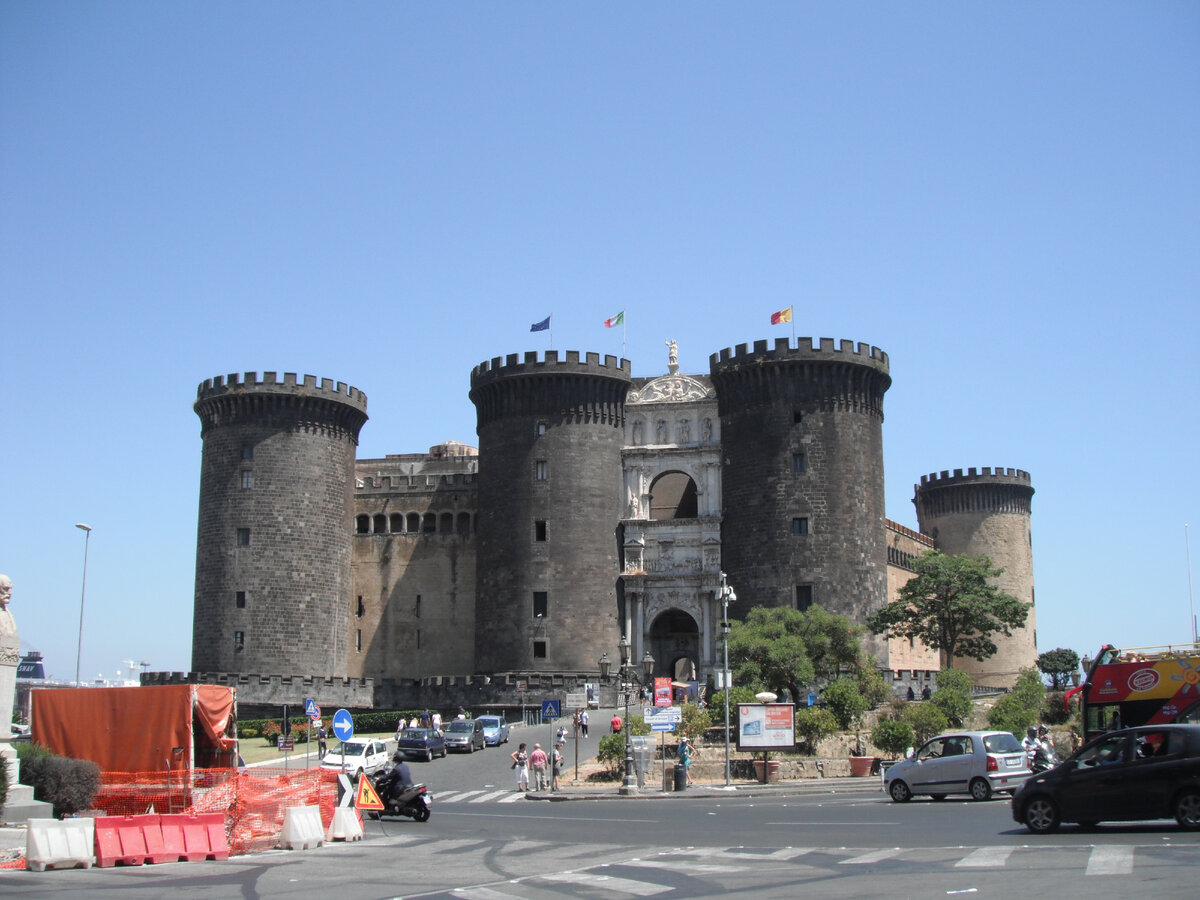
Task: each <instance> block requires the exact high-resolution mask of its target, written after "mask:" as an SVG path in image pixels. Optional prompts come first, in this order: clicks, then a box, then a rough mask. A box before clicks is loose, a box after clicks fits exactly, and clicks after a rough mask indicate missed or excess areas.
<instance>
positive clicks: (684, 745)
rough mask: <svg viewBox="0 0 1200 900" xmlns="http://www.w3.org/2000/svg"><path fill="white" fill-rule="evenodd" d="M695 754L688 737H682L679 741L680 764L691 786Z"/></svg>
mask: <svg viewBox="0 0 1200 900" xmlns="http://www.w3.org/2000/svg"><path fill="white" fill-rule="evenodd" d="M694 752H695V751H694V750H693V749H692V745H691V744H690V743H689V742H688V739H687V737H686V736H684V737H681V738H680V739H679V764H680V765H681V766H683V773H684V775H685V776H687V783H688V784H689V785H690V784H691V783H692V754H693V753H694Z"/></svg>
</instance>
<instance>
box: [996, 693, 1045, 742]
mask: <svg viewBox="0 0 1200 900" xmlns="http://www.w3.org/2000/svg"><path fill="white" fill-rule="evenodd" d="M1037 713H1038V707H1036V706H1034V707H1029V706H1026V705H1025V704H1024V703H1023V702H1022V698H1021V697H1020V696H1018V695H1017V694H1016V693H1012V694H1005V695H1004V696H1003V697H1001V698H1000V699H999V700H997V701H996V705H995V706H993V707H992V708H991V709H989V710H988V714H987V720H988V726H989V727H990V728H994V729H995V730H996V731H1008V732H1011V733H1012V735H1013V737H1017V738H1020V737H1024V736H1025V729H1027V728H1028V727H1029V726H1030V725H1032V724H1033V723H1034V721H1036V719H1037Z"/></svg>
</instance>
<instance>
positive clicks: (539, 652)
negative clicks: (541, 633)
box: [533, 641, 546, 659]
mask: <svg viewBox="0 0 1200 900" xmlns="http://www.w3.org/2000/svg"><path fill="white" fill-rule="evenodd" d="M533 658H534V659H545V658H546V642H545V641H534V642H533Z"/></svg>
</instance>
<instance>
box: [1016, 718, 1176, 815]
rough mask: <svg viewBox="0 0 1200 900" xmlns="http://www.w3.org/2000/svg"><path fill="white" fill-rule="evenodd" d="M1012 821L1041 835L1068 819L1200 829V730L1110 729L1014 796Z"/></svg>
mask: <svg viewBox="0 0 1200 900" xmlns="http://www.w3.org/2000/svg"><path fill="white" fill-rule="evenodd" d="M1012 816H1013V819H1014V820H1015V821H1017V822H1020V823H1022V824H1023V825H1024V826H1025V827H1026V828H1028V829H1029V830H1030V831H1032V832H1034V833H1035V834H1049V833H1050V832H1052V831H1054V830H1055V829H1056V828H1058V826H1059V824H1061V823H1062V822H1078V823H1079V824H1080V825H1083V826H1085V827H1086V826H1091V825H1095V824H1097V823H1098V822H1108V821H1130V820H1135V819H1169V818H1171V817H1174V818H1175V821H1176V822H1178V823H1179V826H1180V827H1181V828H1189V829H1194V828H1200V725H1147V726H1143V727H1141V728H1126V729H1124V730H1122V731H1110V732H1109V733H1108V734H1105V735H1101V736H1100V737H1098V738H1095V739H1094V740H1092V741H1091V742H1089V743H1088V744H1085V745H1084V746H1083V747H1081V748H1079V750H1077V751H1076V752H1075V753H1073V754H1071V756H1069V757H1068V758H1067V759H1066V760H1064V761H1063V762H1062V764H1061V765H1058V766H1056V767H1055V768H1053V769H1051V770H1050V771H1049V772H1045V773H1043V774H1041V775H1037V776H1034V777H1033V778H1030V779H1029V780H1028V781H1027V782H1025V784H1023V785H1022V786H1021V788H1020V789H1019V790H1018V791H1017V792H1016V793H1015V794H1014V795H1013V799H1012Z"/></svg>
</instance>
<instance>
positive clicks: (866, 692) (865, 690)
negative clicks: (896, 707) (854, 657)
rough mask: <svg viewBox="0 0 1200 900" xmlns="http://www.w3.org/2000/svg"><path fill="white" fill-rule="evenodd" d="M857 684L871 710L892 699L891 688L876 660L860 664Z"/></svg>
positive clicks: (872, 659)
mask: <svg viewBox="0 0 1200 900" xmlns="http://www.w3.org/2000/svg"><path fill="white" fill-rule="evenodd" d="M855 682H856V683H857V685H858V692H859V693H860V694H862V695H863V698H864V699H865V700H866V701H867V706H868V707H869V708H870V709H874V708H875V707H877V706H879V705H880V704H881V703H886V702H887V701H888V700H889V699H891V696H892V689H891V686H890V685H888V683H887V681H885V680H884V677H883V672H882V671H880V669H879V666H878V665H876V663H875V660H874V658H870V659H865V660H863V661H862V662H861V663H860V664H859V669H858V676H857V677H856V678H855Z"/></svg>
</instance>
